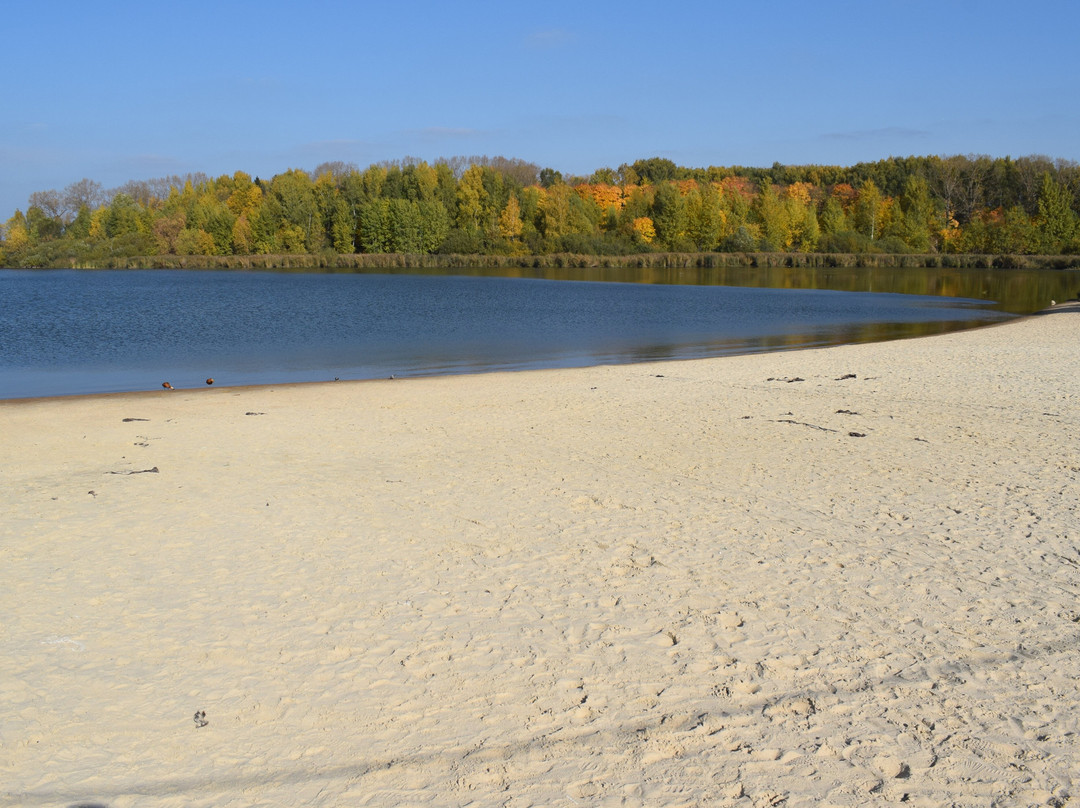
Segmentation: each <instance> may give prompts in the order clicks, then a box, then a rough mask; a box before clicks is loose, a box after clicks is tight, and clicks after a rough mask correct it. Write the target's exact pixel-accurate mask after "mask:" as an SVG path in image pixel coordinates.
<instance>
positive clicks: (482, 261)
mask: <svg viewBox="0 0 1080 808" xmlns="http://www.w3.org/2000/svg"><path fill="white" fill-rule="evenodd" d="M69 266H70V268H79V269H341V270H350V269H353V270H358V271H360V270H369V269H464V268H470V267H490V268H496V269H498V268H514V267H520V268H530V267H531V268H536V269H544V268H563V267H569V268H586V267H597V268H606V267H610V268H622V267H630V268H643V269H646V268H658V269H684V268H685V269H691V268H697V269H709V268H712V267H823V268H829V267H845V268H849V267H881V268H893V267H896V268H908V267H910V268H918V267H931V268H945V269H1080V255H955V254H940V253H938V254H922V255H918V254H910V253H905V254H895V253H795V252H775V253H774V252H769V253H758V252H753V253H716V252H711V253H672V252H668V253H638V254H635V255H578V254H574V253H555V254H551V255H525V256H522V255H443V254H429V255H415V254H413V255H410V254H401V253H352V254H344V255H343V254H340V253H320V254H317V255H310V254H301V255H154V256H134V257H129V256H122V257H116V258H112V259H108V260H106V261H104V262H101V263H95V264H94V265H93V266H82V265H76V264H75V263H71V264H70V265H69Z"/></svg>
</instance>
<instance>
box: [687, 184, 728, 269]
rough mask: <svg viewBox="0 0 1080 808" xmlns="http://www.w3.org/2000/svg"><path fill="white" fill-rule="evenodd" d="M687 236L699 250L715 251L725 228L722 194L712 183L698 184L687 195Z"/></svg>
mask: <svg viewBox="0 0 1080 808" xmlns="http://www.w3.org/2000/svg"><path fill="white" fill-rule="evenodd" d="M686 217H687V227H686V234H687V236H688V237H689V239H690V241H691V242H692V243H693V245H694V248H695V249H698V250H704V251H706V252H707V251H711V250H715V249H716V248H717V247H718V246H719V244H720V236H721V233H722V232H723V227H724V211H723V208H722V207H721V205H720V192H719V191H718V190H717V189H716V186H715V185H713V184H712V183H711V182H704V183H698V184H696V185H695V186H694V187H693V188H691V189H690V193H688V194H687V195H686Z"/></svg>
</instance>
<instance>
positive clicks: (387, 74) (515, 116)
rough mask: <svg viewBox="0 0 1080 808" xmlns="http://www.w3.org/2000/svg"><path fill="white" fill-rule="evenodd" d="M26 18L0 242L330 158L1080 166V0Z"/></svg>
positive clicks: (6, 124)
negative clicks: (23, 217)
mask: <svg viewBox="0 0 1080 808" xmlns="http://www.w3.org/2000/svg"><path fill="white" fill-rule="evenodd" d="M3 19H4V46H3V49H2V50H0V68H2V70H0V75H3V76H4V78H5V80H4V84H3V92H2V96H0V98H2V100H0V220H3V219H6V218H7V217H8V216H9V215H10V214H11V213H12V212H13V211H14V210H15V208H17V207H18V208H22V209H25V207H26V200H27V197H28V196H29V194H30V193H31V192H33V191H37V190H48V189H53V188H55V189H57V190H61V189H63V188H64V187H65V186H67V185H68V184H70V183H72V182H74V181H77V180H79V179H82V178H84V177H86V178H89V179H92V180H95V181H97V182H100V183H101V184H102V185H103V186H104V187H105V188H106V189H108V188H113V187H116V186H118V185H120V184H122V183H123V182H125V181H127V180H132V179H150V178H155V177H162V176H167V175H172V174H184V173H187V172H193V171H201V172H204V173H206V174H209V175H211V176H218V175H220V174H231V173H233V172H234V171H236V170H242V171H246V172H248V173H249V174H251V175H253V176H255V175H259V176H263V177H270V176H273V175H274V174H278V173H281V172H282V171H285V170H287V169H289V168H304V169H313V168H314V167H315V166H316V165H318V164H319V163H322V162H325V161H329V160H342V161H345V162H352V163H356V164H357V165H358V166H360V167H361V168H364V167H366V166H368V165H369V164H371V163H373V162H379V161H382V160H393V159H400V158H402V157H405V156H415V157H420V158H423V159H426V160H429V161H430V160H434V159H435V158H438V157H441V156H447V157H448V156H453V155H470V154H487V155H492V156H493V155H503V156H505V157H516V158H521V159H524V160H528V161H530V162H534V163H537V164H539V165H541V166H551V167H553V168H556V169H559V170H560V171H562V172H563V173H564V174H588V173H591V172H592V171H593V170H595V169H597V168H600V167H603V166H611V167H617V166H618V165H619V164H620V163H624V162H625V163H629V162H633V161H634V160H636V159H639V158H644V157H653V156H661V157H667V158H670V159H671V160H674V161H675V162H676V163H679V164H681V165H688V166H708V165H721V166H729V165H752V166H761V165H764V166H768V165H772V163H774V162H780V163H787V164H806V163H823V164H840V165H850V164H853V163H856V162H860V161H869V160H877V159H881V158H885V157H889V156H891V155H898V156H907V155H925V154H942V155H947V154H972V153H974V154H989V155H991V156H995V157H998V156H1006V155H1009V156H1013V157H1018V156H1022V155H1027V154H1047V155H1049V156H1051V157H1060V158H1065V159H1069V160H1080V48H1078V47H1077V44H1076V41H1077V40H1076V37H1077V32H1078V31H1080V3H1076V2H1075V0H1029V1H1028V2H1026V3H1017V2H1014V1H1013V0H1010V2H1003V1H1001V0H980V2H974V1H972V2H967V1H966V0H965V1H964V2H960V1H959V0H931V1H929V2H923V0H904V1H903V2H901V1H900V0H819V2H816V3H810V2H805V0H798V1H796V0H773V1H772V2H770V0H746V1H745V2H744V1H743V0H739V1H738V2H734V1H731V2H728V1H725V0H712V2H677V0H671V1H670V2H668V3H667V4H666V5H665V4H661V3H658V2H655V0H653V1H652V2H638V0H628V1H624V2H601V1H594V2H583V1H582V0H574V1H573V2H563V1H562V0H545V2H529V3H520V2H513V0H503V2H469V1H468V0H460V1H459V2H449V0H445V1H444V2H427V1H426V0H396V1H395V2H393V3H390V2H384V3H368V2H352V3H350V2H334V1H332V0H308V2H305V3H297V2H279V0H260V2H230V0H212V1H211V2H204V1H203V0H190V1H189V2H184V3H156V2H152V1H151V2H148V1H147V0H140V1H139V2H126V1H125V2H110V0H101V2H97V3H87V2H83V1H82V0H79V2H76V1H75V0H70V1H68V0H65V1H63V2H61V1H60V0H41V2H37V3H29V2H24V3H13V4H10V7H9V8H6V9H5V11H4V14H3Z"/></svg>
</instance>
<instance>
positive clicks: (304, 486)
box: [0, 303, 1080, 808]
mask: <svg viewBox="0 0 1080 808" xmlns="http://www.w3.org/2000/svg"><path fill="white" fill-rule="evenodd" d="M218 383H219V384H222V383H226V384H227V380H223V379H219V380H218ZM0 432H2V435H3V438H2V443H0V569H2V570H3V573H2V575H3V578H2V587H0V716H2V720H0V805H12V806H63V807H64V808H68V807H69V806H95V807H97V808H104V807H107V808H127V807H128V806H178V807H179V806H185V808H186V807H188V806H215V807H216V808H220V807H221V806H237V807H239V806H244V807H246V806H299V805H305V806H411V805H418V806H419V805H423V806H428V805H431V806H466V805H471V806H513V808H524V807H525V806H609V805H610V806H661V805H662V806H726V805H731V806H755V807H760V806H776V805H784V806H830V805H834V806H857V805H858V806H863V805H885V804H894V803H899V802H906V803H908V804H911V805H921V806H922V805H924V806H940V805H957V806H991V805H1055V806H1060V805H1064V804H1066V803H1068V802H1070V801H1075V800H1076V799H1077V798H1078V796H1080V704H1078V702H1080V696H1078V694H1080V690H1078V686H1080V512H1078V507H1080V438H1078V436H1080V304H1075V303H1070V304H1065V305H1060V306H1057V307H1055V308H1054V309H1053V310H1051V312H1049V313H1046V314H1041V315H1037V316H1034V317H1030V318H1025V319H1022V320H1018V321H1014V322H1010V323H1008V324H1006V325H1002V326H998V327H992V328H985V329H980V330H976V331H968V332H961V333H955V334H949V335H945V336H937V337H930V338H921V339H913V340H905V341H898V342H890V343H878V344H871V345H855V346H845V347H837V348H827V349H820V350H802V351H793V352H786V353H771V354H763V355H755V356H739V357H726V358H719V359H706V360H692V361H682V362H668V363H658V364H640V365H621V366H611V367H598V368H586V369H572V370H552V371H537V372H523V373H514V374H488V375H476V376H456V377H445V378H431V379H410V380H386V381H376V382H356V383H353V382H338V383H330V384H317V385H296V386H279V387H260V388H228V387H223V388H219V387H217V386H215V387H214V388H208V389H202V390H191V391H187V390H175V391H166V390H161V391H155V392H151V393H141V394H124V395H109V396H97V397H72V398H63V399H49V400H34V401H8V402H0Z"/></svg>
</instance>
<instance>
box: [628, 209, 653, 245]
mask: <svg viewBox="0 0 1080 808" xmlns="http://www.w3.org/2000/svg"><path fill="white" fill-rule="evenodd" d="M632 227H633V228H634V232H635V233H636V234H637V235H638V237H639V238H640V239H641V240H642V241H644V242H645V243H646V244H652V243H653V239H655V238H656V226H655V225H653V220H652V219H650V218H649V217H648V216H638V217H637V218H636V219H634V221H633V224H632Z"/></svg>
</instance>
